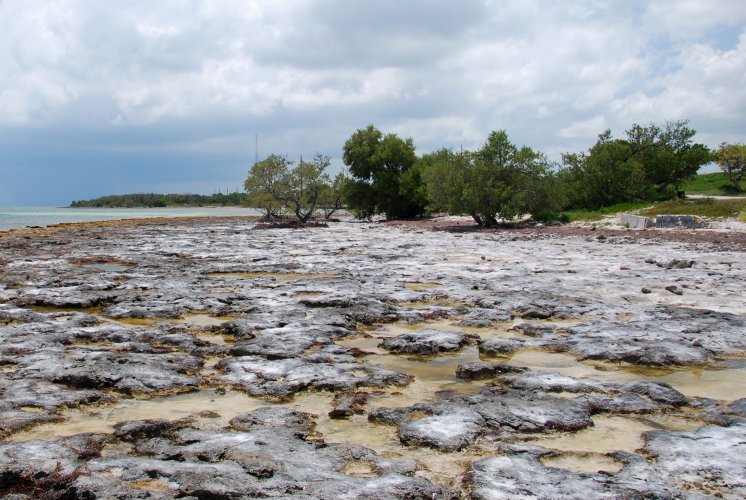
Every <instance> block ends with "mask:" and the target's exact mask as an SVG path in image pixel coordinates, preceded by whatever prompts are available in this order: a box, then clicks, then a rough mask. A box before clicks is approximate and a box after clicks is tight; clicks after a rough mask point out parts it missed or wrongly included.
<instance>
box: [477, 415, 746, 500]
mask: <svg viewBox="0 0 746 500" xmlns="http://www.w3.org/2000/svg"><path fill="white" fill-rule="evenodd" d="M744 438H746V423H744V421H741V422H740V423H738V424H735V425H731V426H729V427H718V426H708V427H703V428H702V429H700V430H698V431H696V432H650V433H647V434H646V439H647V443H646V445H645V448H644V449H645V451H646V452H647V453H649V454H650V455H651V456H653V457H654V461H647V460H645V459H644V458H642V457H640V456H639V455H632V454H628V453H613V454H610V455H609V457H610V458H613V459H616V460H619V461H621V462H622V463H623V467H622V470H621V471H619V472H616V473H612V472H604V473H575V472H571V471H569V470H564V469H560V468H556V467H547V466H545V465H544V464H543V463H542V462H541V460H540V458H541V457H542V456H551V455H552V454H554V453H555V452H553V451H551V450H547V449H544V448H541V447H533V446H506V447H504V452H505V454H504V455H502V456H496V457H492V458H487V459H484V460H479V461H476V462H474V464H473V465H472V470H471V473H470V480H471V488H472V494H473V497H474V498H479V499H494V498H515V497H537V498H710V497H725V498H742V497H743V496H744V495H746V479H744V478H745V477H746V476H744V470H746V459H745V458H744V457H746V453H744V452H745V451H746V449H744V447H745V446H746V444H744V443H746V439H744Z"/></svg>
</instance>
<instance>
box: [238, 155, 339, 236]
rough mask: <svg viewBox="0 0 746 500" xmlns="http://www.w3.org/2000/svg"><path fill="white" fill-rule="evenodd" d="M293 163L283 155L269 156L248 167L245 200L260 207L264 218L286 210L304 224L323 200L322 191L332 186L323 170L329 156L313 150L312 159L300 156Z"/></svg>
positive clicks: (272, 216)
mask: <svg viewBox="0 0 746 500" xmlns="http://www.w3.org/2000/svg"><path fill="white" fill-rule="evenodd" d="M293 164H294V162H292V161H290V160H288V158H287V156H284V155H276V154H273V155H270V156H268V157H267V158H266V159H265V160H262V161H260V162H257V163H255V164H254V165H253V166H252V167H251V170H250V171H249V176H248V177H247V178H246V181H245V182H244V187H245V188H246V193H247V200H248V203H249V204H251V205H252V206H253V207H256V208H260V209H262V210H264V213H265V216H266V217H267V218H269V219H272V218H274V217H277V216H278V215H280V214H282V212H283V211H284V210H288V211H290V212H291V213H292V214H294V215H295V217H296V218H297V219H298V222H300V223H301V224H305V223H306V222H308V220H309V219H310V218H311V217H313V215H314V213H315V212H316V208H317V206H318V205H319V203H320V202H321V201H323V197H324V193H325V192H327V191H328V190H330V189H332V188H331V187H330V183H329V176H328V175H327V174H326V173H325V172H324V171H325V170H326V169H327V167H328V166H329V164H330V159H329V157H328V156H324V155H322V154H319V153H317V154H316V155H315V156H314V158H313V161H310V162H307V161H303V159H301V161H300V162H299V163H298V165H296V166H295V167H293ZM339 183H341V181H339ZM329 196H331V195H329Z"/></svg>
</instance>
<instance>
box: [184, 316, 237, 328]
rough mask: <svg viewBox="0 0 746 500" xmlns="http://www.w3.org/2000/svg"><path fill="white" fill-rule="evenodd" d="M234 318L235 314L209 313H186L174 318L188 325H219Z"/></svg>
mask: <svg viewBox="0 0 746 500" xmlns="http://www.w3.org/2000/svg"><path fill="white" fill-rule="evenodd" d="M234 319H236V317H235V316H210V315H209V314H187V315H186V316H184V317H183V318H182V319H179V320H176V321H177V322H179V323H183V324H185V325H188V326H197V327H209V326H219V325H222V324H223V323H225V322H226V321H231V320H234Z"/></svg>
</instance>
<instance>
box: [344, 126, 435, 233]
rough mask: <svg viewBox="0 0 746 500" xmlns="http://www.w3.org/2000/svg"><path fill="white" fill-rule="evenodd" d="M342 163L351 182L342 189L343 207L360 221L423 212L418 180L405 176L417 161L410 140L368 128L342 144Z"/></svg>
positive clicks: (357, 132)
mask: <svg viewBox="0 0 746 500" xmlns="http://www.w3.org/2000/svg"><path fill="white" fill-rule="evenodd" d="M343 151H344V152H343V156H342V158H343V161H344V163H345V165H347V167H348V169H349V172H350V176H351V179H350V180H349V181H348V182H347V185H346V186H345V200H346V202H347V206H348V208H349V209H350V210H352V211H353V212H354V213H355V214H356V215H357V216H358V217H360V218H370V217H372V216H373V215H375V214H385V215H386V217H387V218H397V217H410V216H414V215H420V214H422V213H423V212H424V210H425V203H424V201H425V200H424V199H422V197H421V196H420V194H421V193H419V192H418V190H419V186H420V185H421V180H420V179H419V177H418V176H417V174H416V173H415V172H413V173H410V174H408V172H409V171H410V170H411V169H412V167H413V166H414V164H415V162H416V161H417V155H416V154H415V148H414V143H413V142H412V139H411V138H409V139H401V138H400V137H398V136H397V135H396V134H387V135H383V133H382V132H381V131H380V130H378V129H377V128H375V127H374V126H373V125H369V126H368V127H367V128H365V129H358V130H357V131H356V132H355V133H354V134H352V136H351V137H350V138H349V139H347V141H346V142H345V144H344V150H343Z"/></svg>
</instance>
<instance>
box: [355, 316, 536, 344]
mask: <svg viewBox="0 0 746 500" xmlns="http://www.w3.org/2000/svg"><path fill="white" fill-rule="evenodd" d="M513 326H514V322H512V321H503V322H497V323H493V324H492V325H490V326H488V327H484V328H477V327H472V326H461V325H459V324H458V322H457V321H453V320H439V321H429V322H427V323H390V324H387V325H383V326H379V327H377V328H374V329H369V330H366V333H368V334H370V335H374V336H377V337H381V338H385V337H396V336H398V335H404V334H407V333H412V332H417V331H420V330H426V329H433V330H438V331H441V332H454V333H469V334H474V335H478V336H479V337H480V338H481V339H482V340H487V339H492V338H504V339H510V338H516V337H520V336H521V335H522V334H521V332H519V331H516V330H511V328H512V327H513Z"/></svg>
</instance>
